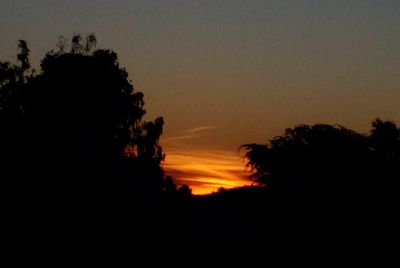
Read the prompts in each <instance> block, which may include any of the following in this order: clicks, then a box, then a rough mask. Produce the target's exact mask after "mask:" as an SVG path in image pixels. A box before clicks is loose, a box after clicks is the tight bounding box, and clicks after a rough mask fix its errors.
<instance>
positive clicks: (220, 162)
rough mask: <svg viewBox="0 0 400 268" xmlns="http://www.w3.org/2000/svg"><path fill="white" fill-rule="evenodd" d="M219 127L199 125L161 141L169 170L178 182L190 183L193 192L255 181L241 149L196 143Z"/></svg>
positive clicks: (205, 191) (202, 191)
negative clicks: (240, 152)
mask: <svg viewBox="0 0 400 268" xmlns="http://www.w3.org/2000/svg"><path fill="white" fill-rule="evenodd" d="M217 130H218V128H216V127H211V126H198V127H194V128H191V129H187V130H186V131H184V133H182V134H181V135H177V136H170V137H166V138H164V139H163V140H162V141H161V143H162V145H163V147H164V151H165V153H166V159H165V161H164V163H163V167H164V169H165V171H166V174H167V175H169V176H172V177H173V178H174V181H175V183H176V184H178V185H182V184H188V185H189V186H190V187H191V188H192V192H193V193H194V194H206V193H211V192H213V191H216V190H217V189H218V188H220V187H224V188H232V187H238V186H243V185H250V184H252V183H253V181H251V180H250V179H249V175H250V172H249V171H248V170H247V169H246V163H245V160H244V159H243V158H242V157H241V155H240V154H239V152H237V151H235V150H228V149H217V148H215V147H214V148H213V147H208V148H207V147H206V148H204V147H199V146H196V145H195V144H196V143H202V141H203V140H204V139H205V138H206V137H207V136H208V134H210V132H213V131H217Z"/></svg>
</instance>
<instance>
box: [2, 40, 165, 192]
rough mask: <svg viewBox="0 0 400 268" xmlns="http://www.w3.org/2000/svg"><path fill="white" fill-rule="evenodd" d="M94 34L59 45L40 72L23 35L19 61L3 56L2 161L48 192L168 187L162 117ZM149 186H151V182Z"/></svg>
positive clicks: (17, 175) (7, 170)
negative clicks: (151, 114)
mask: <svg viewBox="0 0 400 268" xmlns="http://www.w3.org/2000/svg"><path fill="white" fill-rule="evenodd" d="M96 44H97V41H96V38H95V36H94V35H93V34H90V35H88V36H87V37H86V39H85V42H84V43H82V37H81V36H80V35H74V36H73V38H72V42H71V44H70V49H68V45H67V43H66V39H65V38H60V41H59V44H58V49H57V50H56V51H54V50H52V51H50V52H48V53H47V54H46V55H45V57H44V58H43V59H42V61H41V64H40V70H39V71H38V72H34V71H33V70H32V69H31V66H30V62H29V48H28V45H27V43H26V42H25V41H23V40H20V41H19V46H18V47H19V50H20V53H19V54H18V56H17V59H18V63H17V64H12V63H9V62H1V63H0V124H1V129H2V132H1V134H0V135H1V136H0V138H1V141H0V146H1V161H2V163H3V166H4V174H11V175H9V176H10V180H11V177H15V178H19V179H20V180H23V181H24V182H25V183H28V185H30V187H33V188H31V189H36V190H39V189H46V190H47V191H65V189H68V190H69V191H77V189H84V190H85V191H87V190H89V191H103V190H104V189H107V190H110V189H120V190H126V191H129V190H132V189H134V188H135V187H142V188H146V187H147V188H148V189H155V191H157V190H156V189H160V188H161V187H162V186H161V182H162V179H163V171H162V169H161V167H160V163H161V161H162V160H163V158H164V154H163V152H162V148H161V146H160V144H159V138H160V136H161V135H162V129H163V124H164V120H163V118H162V117H159V118H157V119H155V121H153V122H146V121H144V120H143V116H144V114H145V110H144V98H143V97H144V95H143V93H142V92H140V91H137V90H135V88H134V86H133V85H132V83H131V81H130V80H129V78H128V73H127V71H126V70H125V69H124V68H123V67H121V66H120V64H119V62H118V57H117V54H116V53H115V52H113V51H111V50H104V49H95V47H96ZM147 188H146V189H147Z"/></svg>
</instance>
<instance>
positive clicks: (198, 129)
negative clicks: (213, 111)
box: [186, 126, 216, 133]
mask: <svg viewBox="0 0 400 268" xmlns="http://www.w3.org/2000/svg"><path fill="white" fill-rule="evenodd" d="M213 128H216V127H215V126H200V127H195V128H190V129H188V130H186V132H188V133H197V132H200V131H205V130H209V129H213Z"/></svg>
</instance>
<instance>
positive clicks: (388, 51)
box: [0, 0, 400, 193]
mask: <svg viewBox="0 0 400 268" xmlns="http://www.w3.org/2000/svg"><path fill="white" fill-rule="evenodd" d="M399 14H400V1H397V0H380V1H378V0H376V1H371V0H359V1H356V0H336V1H306V0H297V1H294V0H292V1H288V0H276V1H267V0H241V1H238V0H214V1H210V0H197V1H194V0H159V1H158V0H140V1H134V0H113V1H106V0H101V1H94V0H90V1H89V0H70V1H62V0H58V1H53V0H34V1H33V0H32V1H29V0H24V1H21V0H1V1H0V36H1V42H0V60H9V61H14V60H15V55H16V52H17V49H16V45H17V40H18V39H25V40H27V41H28V43H29V46H30V48H31V51H32V54H31V55H32V62H33V64H34V65H35V64H36V66H37V65H38V63H39V60H40V58H41V57H43V56H44V54H45V53H46V51H48V50H50V49H52V48H55V45H56V43H57V40H58V36H60V35H64V36H66V37H67V38H68V37H69V38H70V37H71V35H72V34H73V33H81V34H83V35H85V34H87V33H91V32H94V33H95V34H96V36H97V39H98V44H99V47H101V48H110V49H113V50H114V51H116V52H117V53H118V55H119V61H120V63H121V65H122V66H124V67H126V69H127V71H128V73H129V74H130V78H131V79H132V80H133V83H134V85H135V87H136V88H137V89H138V90H140V91H142V92H143V93H144V94H145V101H146V105H145V107H146V110H147V115H146V119H147V120H151V119H153V118H155V117H157V116H160V115H161V116H163V117H164V120H165V123H166V125H165V129H164V134H163V137H162V139H161V144H162V145H163V148H164V151H165V153H166V155H167V157H166V161H165V163H164V166H165V168H166V170H167V173H168V174H170V175H172V176H173V177H174V178H176V180H177V181H178V182H179V183H188V184H189V185H190V186H191V187H192V189H193V192H194V193H206V192H210V191H213V190H215V189H217V188H219V187H233V186H239V185H244V184H248V183H251V181H249V180H248V179H246V177H247V176H248V173H249V172H248V171H246V169H245V165H244V164H245V163H244V161H243V159H242V158H241V156H240V152H238V147H239V146H240V145H242V144H245V143H266V142H267V141H268V140H269V139H271V138H273V137H274V136H277V135H280V134H281V133H282V132H283V131H284V129H285V128H288V127H294V126H295V125H298V124H302V123H305V124H315V123H327V124H340V125H343V126H345V127H348V128H351V129H354V130H356V131H359V132H363V133H366V132H368V131H369V129H370V125H371V121H372V120H373V119H375V118H376V117H380V118H382V119H390V120H393V121H395V122H397V123H400V109H399V103H400V32H399V28H400V16H399Z"/></svg>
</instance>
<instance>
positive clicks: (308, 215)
mask: <svg viewBox="0 0 400 268" xmlns="http://www.w3.org/2000/svg"><path fill="white" fill-rule="evenodd" d="M242 148H243V149H245V150H246V153H245V157H246V158H247V160H248V166H249V167H250V168H251V170H252V171H253V174H252V177H253V178H254V179H256V180H257V181H259V182H260V183H263V184H264V185H266V187H268V188H270V191H271V194H272V195H273V196H274V198H275V205H276V208H277V210H278V211H279V213H281V215H280V217H282V218H283V220H284V221H290V220H295V221H296V220H299V221H306V222H307V221H322V222H336V221H337V222H342V223H351V222H355V221H356V222H359V221H365V223H367V222H379V221H384V222H386V223H389V222H390V221H391V220H395V219H397V218H398V212H399V209H400V207H399V206H400V130H399V128H398V127H397V126H396V124H395V123H394V122H392V121H382V120H380V119H376V120H374V121H373V122H372V129H371V131H370V133H369V134H360V133H357V132H355V131H353V130H350V129H347V128H345V127H343V126H339V125H335V126H332V125H324V124H316V125H313V126H308V125H299V126H296V127H294V128H289V129H286V131H285V132H284V134H283V135H281V136H278V137H275V138H273V139H272V140H270V141H269V142H268V143H267V144H246V145H243V147H242Z"/></svg>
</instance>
